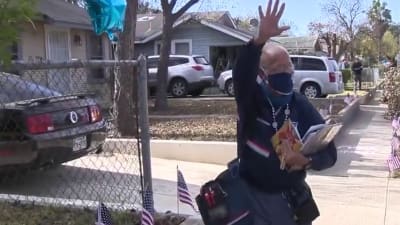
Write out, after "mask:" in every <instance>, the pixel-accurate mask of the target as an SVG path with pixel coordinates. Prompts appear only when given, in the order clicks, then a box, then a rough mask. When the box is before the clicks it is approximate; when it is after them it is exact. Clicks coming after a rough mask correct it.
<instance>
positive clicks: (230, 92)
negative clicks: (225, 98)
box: [225, 79, 235, 97]
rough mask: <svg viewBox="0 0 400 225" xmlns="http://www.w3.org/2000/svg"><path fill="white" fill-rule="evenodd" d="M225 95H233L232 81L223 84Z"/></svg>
mask: <svg viewBox="0 0 400 225" xmlns="http://www.w3.org/2000/svg"><path fill="white" fill-rule="evenodd" d="M225 93H227V94H228V95H229V96H230V97H232V96H234V95H235V89H234V87H233V80H232V79H229V80H227V81H226V82H225Z"/></svg>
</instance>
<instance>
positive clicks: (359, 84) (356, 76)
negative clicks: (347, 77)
mask: <svg viewBox="0 0 400 225" xmlns="http://www.w3.org/2000/svg"><path fill="white" fill-rule="evenodd" d="M354 82H355V84H354V85H357V83H358V90H361V74H356V75H355V76H354Z"/></svg>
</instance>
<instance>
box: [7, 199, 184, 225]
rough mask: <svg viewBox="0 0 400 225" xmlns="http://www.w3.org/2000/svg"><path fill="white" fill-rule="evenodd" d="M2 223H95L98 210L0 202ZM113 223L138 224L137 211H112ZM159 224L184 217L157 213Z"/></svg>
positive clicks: (167, 224) (168, 224)
mask: <svg viewBox="0 0 400 225" xmlns="http://www.w3.org/2000/svg"><path fill="white" fill-rule="evenodd" d="M0 212H1V213H0V224H1V225H91V224H95V219H96V212H95V211H94V210H90V209H72V208H67V207H51V206H38V205H22V204H12V203H4V202H0ZM111 217H112V220H113V225H138V224H140V216H139V214H138V213H137V212H111ZM155 217H156V221H155V222H156V223H155V224H158V225H178V224H180V223H181V222H182V221H184V217H178V216H176V215H172V214H171V215H156V216H155Z"/></svg>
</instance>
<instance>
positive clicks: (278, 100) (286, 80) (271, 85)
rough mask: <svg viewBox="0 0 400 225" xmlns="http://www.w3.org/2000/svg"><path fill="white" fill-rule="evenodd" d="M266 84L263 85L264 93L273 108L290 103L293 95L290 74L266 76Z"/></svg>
mask: <svg viewBox="0 0 400 225" xmlns="http://www.w3.org/2000/svg"><path fill="white" fill-rule="evenodd" d="M267 81H268V84H264V85H263V86H264V88H263V89H265V90H264V92H265V94H266V95H267V97H268V98H269V100H271V103H272V104H273V105H274V107H280V106H283V105H286V104H289V103H290V100H291V99H292V95H293V80H292V74H290V73H280V74H273V75H269V76H267Z"/></svg>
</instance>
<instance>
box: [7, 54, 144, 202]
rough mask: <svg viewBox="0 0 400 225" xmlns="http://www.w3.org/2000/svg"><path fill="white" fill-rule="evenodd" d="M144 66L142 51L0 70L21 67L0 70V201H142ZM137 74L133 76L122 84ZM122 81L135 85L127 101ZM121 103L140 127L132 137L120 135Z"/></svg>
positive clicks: (20, 65) (137, 127)
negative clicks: (125, 55) (128, 55)
mask: <svg viewBox="0 0 400 225" xmlns="http://www.w3.org/2000/svg"><path fill="white" fill-rule="evenodd" d="M146 68H147V67H146V60H145V58H144V57H140V58H139V60H125V61H112V60H91V61H69V62H41V63H24V62H14V63H13V64H12V65H11V66H10V67H4V68H2V69H0V71H14V72H15V73H16V74H17V75H16V74H11V73H7V72H0V177H1V179H0V181H1V182H0V200H7V201H27V202H36V203H42V204H56V205H57V204H66V203H67V204H68V205H74V206H79V207H82V206H83V207H92V206H93V204H97V202H98V201H102V202H104V203H106V204H108V205H111V206H113V207H115V208H120V209H126V208H129V207H133V206H135V205H140V204H141V202H142V192H143V186H144V185H143V183H144V182H145V183H146V184H147V185H148V186H149V185H150V187H151V167H150V152H149V151H150V150H149V146H148V143H149V138H150V137H149V134H148V130H149V128H148V126H149V124H148V111H147V69H146ZM128 71H136V72H137V76H134V74H133V73H130V72H128ZM132 76H134V78H133V79H132V80H133V83H131V84H126V83H122V84H121V80H124V79H125V78H129V77H132ZM124 85H130V86H129V87H130V88H131V90H135V91H137V92H136V93H134V91H132V93H134V94H131V95H129V96H128V98H131V99H130V100H131V101H130V103H129V102H128V103H126V104H124V105H123V104H121V103H119V102H121V101H119V100H120V99H119V98H120V97H121V95H122V96H123V97H126V96H125V95H124V94H125V93H121V92H120V91H121V88H122V87H123V86H124ZM127 109H129V110H128V111H126V110H127ZM120 110H125V112H129V113H131V115H128V116H129V117H130V118H134V119H133V120H129V122H130V123H131V124H129V126H132V127H135V128H136V129H135V131H136V132H135V133H134V134H129V136H126V135H125V136H124V139H126V138H129V139H133V140H135V141H132V142H125V141H119V138H120V137H121V136H123V134H121V131H120V127H119V126H118V120H121V119H124V118H122V117H123V116H126V113H125V114H121V113H119V111H120ZM139 131H141V133H140V132H139ZM110 138H113V141H112V142H109V141H108V140H109V139H110ZM105 144H107V148H106V149H107V150H106V151H103V148H102V147H103V145H105ZM128 145H129V146H128ZM142 156H143V158H142ZM143 167H144V168H145V172H144V171H143ZM143 172H144V174H145V175H146V177H143Z"/></svg>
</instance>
